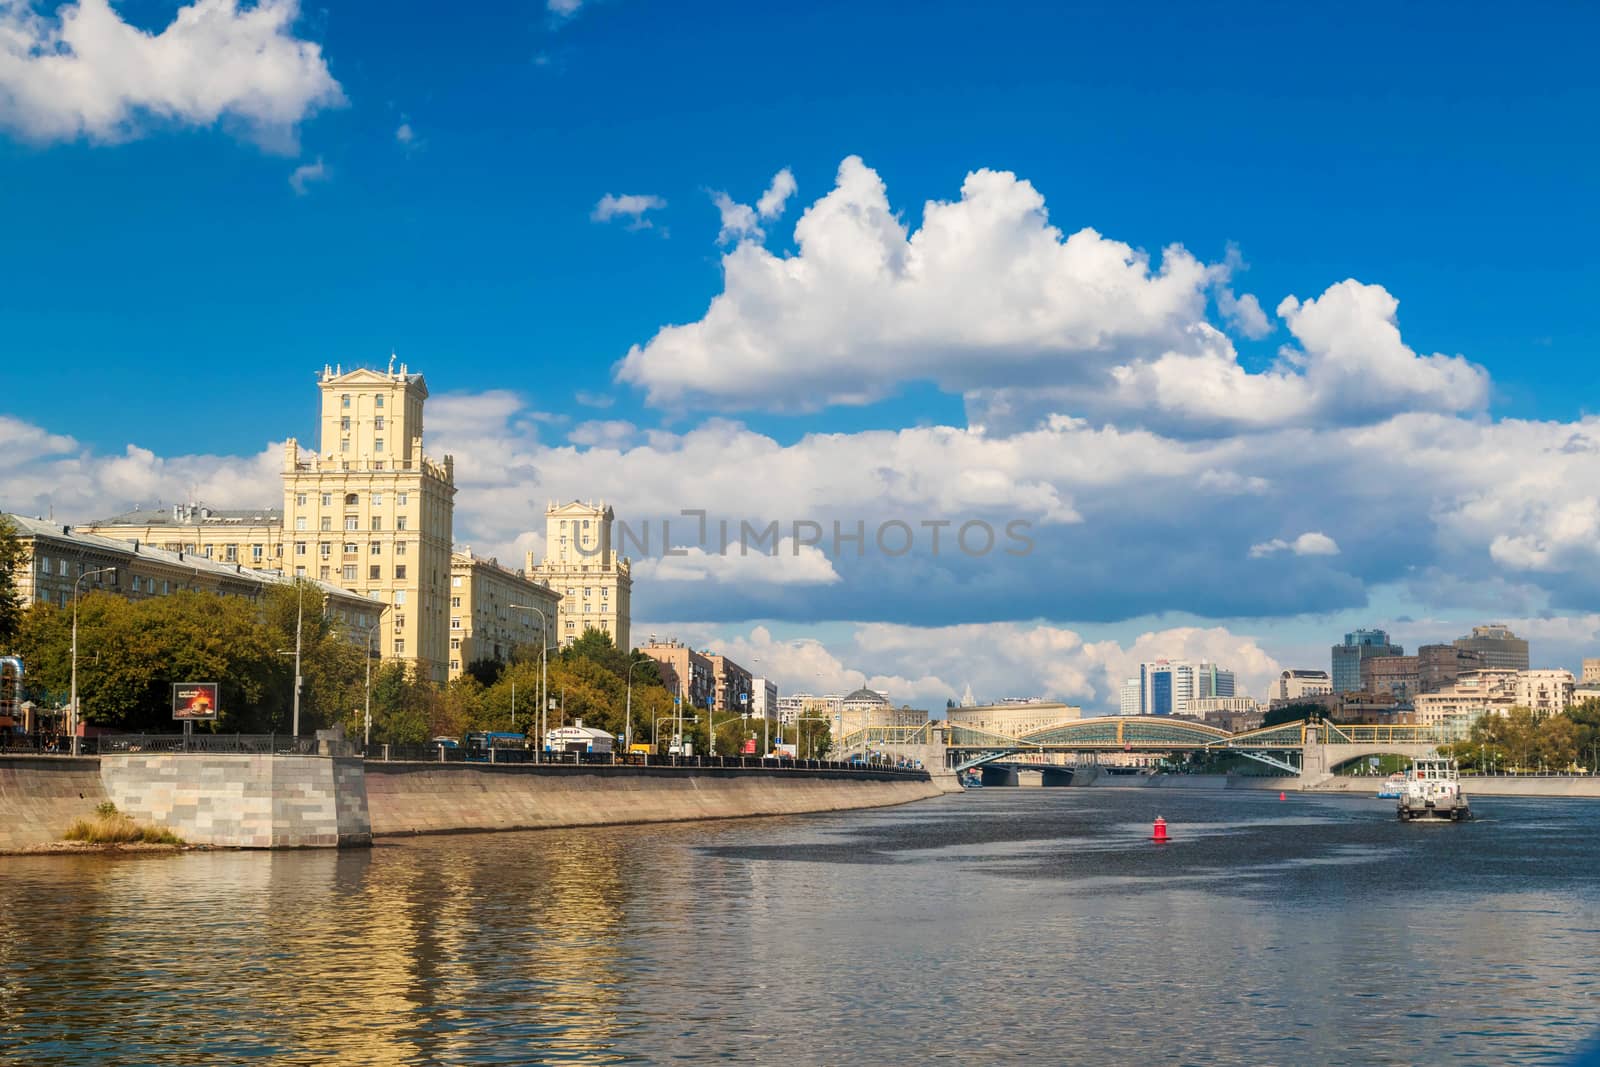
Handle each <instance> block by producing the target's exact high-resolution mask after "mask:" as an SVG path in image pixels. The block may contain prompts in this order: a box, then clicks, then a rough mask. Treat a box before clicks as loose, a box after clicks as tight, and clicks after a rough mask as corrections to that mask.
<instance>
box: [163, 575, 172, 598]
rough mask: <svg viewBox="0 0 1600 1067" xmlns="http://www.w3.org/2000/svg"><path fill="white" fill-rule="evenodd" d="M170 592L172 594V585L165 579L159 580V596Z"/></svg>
mask: <svg viewBox="0 0 1600 1067" xmlns="http://www.w3.org/2000/svg"><path fill="white" fill-rule="evenodd" d="M170 592H172V583H171V582H169V581H168V580H167V579H165V578H163V579H161V595H162V596H165V595H166V594H168V593H170Z"/></svg>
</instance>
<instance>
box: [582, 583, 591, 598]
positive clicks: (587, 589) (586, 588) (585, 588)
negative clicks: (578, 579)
mask: <svg viewBox="0 0 1600 1067" xmlns="http://www.w3.org/2000/svg"><path fill="white" fill-rule="evenodd" d="M589 588H590V587H589V586H587V585H586V586H584V587H583V595H584V596H588V595H589Z"/></svg>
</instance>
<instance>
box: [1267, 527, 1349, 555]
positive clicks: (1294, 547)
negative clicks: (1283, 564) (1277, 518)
mask: <svg viewBox="0 0 1600 1067" xmlns="http://www.w3.org/2000/svg"><path fill="white" fill-rule="evenodd" d="M1279 552H1291V553H1293V554H1294V555H1296V556H1337V555H1338V554H1339V545H1338V544H1337V543H1336V542H1335V541H1334V539H1333V538H1331V537H1329V536H1328V535H1327V534H1325V533H1319V532H1317V531H1315V530H1313V531H1310V532H1307V533H1303V534H1301V535H1300V536H1299V537H1296V538H1295V539H1294V540H1293V541H1285V540H1283V538H1281V537H1274V538H1273V539H1272V540H1270V541H1262V542H1259V543H1258V544H1254V545H1251V546H1250V558H1251V559H1260V558H1262V557H1263V556H1273V555H1276V554H1278V553H1279Z"/></svg>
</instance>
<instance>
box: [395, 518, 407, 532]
mask: <svg viewBox="0 0 1600 1067" xmlns="http://www.w3.org/2000/svg"><path fill="white" fill-rule="evenodd" d="M394 528H395V529H396V530H404V529H405V528H406V517H405V516H404V515H396V516H395V520H394Z"/></svg>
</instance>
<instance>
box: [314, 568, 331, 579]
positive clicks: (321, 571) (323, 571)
mask: <svg viewBox="0 0 1600 1067" xmlns="http://www.w3.org/2000/svg"><path fill="white" fill-rule="evenodd" d="M317 577H319V578H321V579H322V580H323V581H327V580H328V579H329V578H331V577H333V574H332V571H331V569H330V568H328V567H319V568H317Z"/></svg>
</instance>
